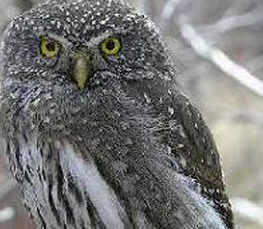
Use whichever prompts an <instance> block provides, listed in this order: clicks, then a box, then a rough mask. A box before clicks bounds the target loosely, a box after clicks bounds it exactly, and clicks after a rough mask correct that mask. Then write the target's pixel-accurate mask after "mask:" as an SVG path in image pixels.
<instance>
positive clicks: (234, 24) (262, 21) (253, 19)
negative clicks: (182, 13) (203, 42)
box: [200, 10, 263, 36]
mask: <svg viewBox="0 0 263 229" xmlns="http://www.w3.org/2000/svg"><path fill="white" fill-rule="evenodd" d="M255 25H263V16H262V11H258V10H257V11H253V12H249V13H246V14H243V15H235V16H230V17H226V18H223V19H221V20H220V21H218V22H216V23H214V24H213V25H208V26H202V27H200V29H202V30H203V31H204V32H205V33H206V34H209V35H212V36H215V35H217V36H218V35H219V34H222V33H226V32H228V31H230V30H233V29H239V28H243V27H250V26H255Z"/></svg>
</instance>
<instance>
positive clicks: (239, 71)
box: [178, 20, 263, 97]
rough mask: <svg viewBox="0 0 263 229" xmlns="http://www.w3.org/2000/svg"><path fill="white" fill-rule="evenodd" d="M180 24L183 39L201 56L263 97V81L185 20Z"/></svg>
mask: <svg viewBox="0 0 263 229" xmlns="http://www.w3.org/2000/svg"><path fill="white" fill-rule="evenodd" d="M178 24H179V28H180V31H181V34H182V37H183V38H184V39H185V41H186V42H187V43H188V44H189V45H190V46H191V47H192V49H193V50H194V51H195V52H196V53H197V54H198V55H199V56H201V57H202V58H204V59H206V60H208V61H209V62H211V63H213V64H214V65H215V66H216V67H218V68H219V69H220V70H221V71H222V72H224V73H225V74H226V75H228V76H230V77H232V78H233V79H235V80H237V81H238V82H239V83H241V84H242V85H243V86H245V87H247V88H248V89H250V90H251V91H252V92H254V93H255V94H257V95H259V96H261V97H263V82H262V81H260V80H259V79H258V78H257V77H256V76H254V75H252V74H251V73H250V72H249V71H248V70H247V69H246V68H244V67H243V66H240V65H238V64H237V63H235V62H234V61H233V60H231V59H230V58H229V57H228V56H227V55H226V54H225V53H224V52H223V51H221V50H220V49H218V48H216V47H212V46H210V45H209V44H208V42H206V41H205V40H204V39H203V37H201V36H200V35H199V34H198V33H197V31H196V30H195V28H194V27H193V26H192V25H191V24H187V23H183V20H180V22H179V23H178Z"/></svg>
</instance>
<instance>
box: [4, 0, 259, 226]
mask: <svg viewBox="0 0 263 229" xmlns="http://www.w3.org/2000/svg"><path fill="white" fill-rule="evenodd" d="M87 1H88V0H87ZM126 1H127V2H129V3H130V4H132V5H134V6H136V7H138V8H139V9H140V10H142V11H144V12H145V13H146V14H147V15H148V16H149V17H150V18H152V19H153V20H154V21H155V22H156V24H157V25H158V26H159V27H160V28H161V31H162V32H163V34H164V39H166V40H167V44H168V45H169V47H170V50H171V55H172V57H173V59H174V63H175V66H176V67H177V69H178V73H179V75H178V81H179V83H180V84H181V85H182V86H183V87H184V90H185V92H186V93H187V94H188V96H189V97H190V98H191V99H192V101H193V102H194V103H195V104H196V106H197V107H198V108H199V109H200V110H201V112H202V114H203V116H204V117H205V119H206V120H207V122H208V124H209V126H210V128H211V130H212V132H213V134H214V137H215V140H216V142H217V145H218V148H219V152H220V154H221V159H222V163H223V168H224V171H225V179H226V183H227V191H228V193H229V196H230V197H231V201H232V204H233V208H234V212H235V220H236V223H237V225H238V227H239V228H241V229H243V228H244V229H262V228H263V166H262V165H263V138H262V136H263V39H262V38H263V1H262V0H167V1H165V0H126ZM37 2H41V1H40V0H0V40H1V38H2V36H3V31H4V29H5V28H6V26H7V25H8V23H9V22H10V20H11V19H12V18H13V17H15V16H16V15H18V14H20V13H22V12H23V11H25V10H27V9H30V8H31V7H32V6H33V5H34V4H36V3H37ZM0 64H1V63H0ZM1 147H3V146H2V145H1V143H0V229H31V228H35V227H34V225H32V223H31V222H30V220H28V216H27V214H25V212H24V209H23V207H22V206H21V202H20V200H19V194H18V190H17V187H16V185H15V183H14V181H13V179H11V176H10V174H9V172H8V168H7V165H6V160H5V157H4V152H3V149H2V148H1Z"/></svg>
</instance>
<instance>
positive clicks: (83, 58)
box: [73, 52, 93, 90]
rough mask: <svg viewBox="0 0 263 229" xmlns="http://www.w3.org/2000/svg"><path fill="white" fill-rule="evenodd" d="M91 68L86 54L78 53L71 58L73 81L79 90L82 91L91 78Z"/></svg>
mask: <svg viewBox="0 0 263 229" xmlns="http://www.w3.org/2000/svg"><path fill="white" fill-rule="evenodd" d="M92 71H93V66H92V63H91V60H90V58H89V56H88V55H87V54H86V53H83V52H81V53H78V54H76V55H75V56H74V57H73V79H74V81H75V82H76V83H77V86H78V88H79V89H81V90H82V89H84V88H85V87H86V86H87V85H88V82H89V80H90V78H91V76H92Z"/></svg>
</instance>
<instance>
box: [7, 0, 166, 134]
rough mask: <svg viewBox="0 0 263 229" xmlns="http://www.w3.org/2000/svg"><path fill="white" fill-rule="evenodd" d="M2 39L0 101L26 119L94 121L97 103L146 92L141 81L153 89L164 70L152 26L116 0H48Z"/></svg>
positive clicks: (159, 40) (39, 121)
mask: <svg viewBox="0 0 263 229" xmlns="http://www.w3.org/2000/svg"><path fill="white" fill-rule="evenodd" d="M3 44H4V45H3V54H4V55H3V71H2V73H3V74H2V97H3V101H5V102H2V103H3V104H2V107H3V110H5V107H6V115H5V116H6V117H9V118H11V117H14V116H15V115H16V118H15V119H16V120H17V117H18V119H20V120H22V121H18V122H25V120H27V119H29V118H30V120H29V125H31V124H32V123H33V124H34V125H36V126H40V125H43V123H53V124H52V126H54V125H56V126H59V125H60V124H59V123H61V126H60V127H61V129H63V128H65V122H66V123H67V124H68V123H69V122H71V121H72V120H74V123H75V124H76V122H78V121H80V120H82V121H83V120H84V119H85V121H86V122H87V120H86V118H87V117H89V120H88V121H92V123H94V122H95V121H94V120H92V118H91V117H94V116H96V117H98V116H99V115H101V113H103V112H102V111H105V107H104V109H101V107H99V108H98V106H99V105H98V104H100V105H102V104H103V105H104V106H106V108H107V109H108V110H111V111H112V110H113V108H116V103H117V102H118V101H122V100H123V101H124V100H125V99H124V98H126V97H127V98H128V100H129V99H130V100H131V101H134V100H137V99H138V98H140V99H141V100H142V99H144V98H145V97H147V96H148V97H151V96H150V95H148V93H147V95H146V93H143V91H142V90H143V88H141V87H144V86H140V85H143V84H142V82H146V81H154V82H155V86H156V87H157V88H158V87H159V86H160V83H158V81H163V80H168V78H169V73H170V65H169V60H168V57H167V54H166V51H165V47H164V45H163V41H162V38H161V37H160V36H159V34H158V32H157V30H156V28H155V26H154V25H153V24H152V23H151V22H150V21H149V20H148V19H147V18H146V17H145V16H144V15H143V14H140V13H138V12H136V11H135V10H134V9H133V8H131V7H129V6H126V5H124V4H122V3H121V2H119V1H116V0H107V1H105V0H89V1H87V0H74V1H69V0H68V1H67V0H61V1H48V2H47V3H45V4H42V5H40V6H38V7H36V8H34V9H32V10H31V11H29V12H27V13H25V14H24V15H22V16H20V17H18V18H16V19H15V20H14V21H13V22H12V23H11V25H10V27H9V29H8V30H7V32H6V35H5V39H4V43H3ZM147 84H148V83H147ZM148 85H150V84H148ZM132 88H134V90H132ZM149 90H150V92H149V93H151V91H152V96H156V97H158V96H159V95H158V89H156V90H151V89H149ZM127 93H128V94H129V95H128V94H127ZM133 97H134V98H133ZM126 100H127V99H126ZM141 102H142V101H140V103H141ZM138 103H139V102H138ZM113 106H114V107H113ZM141 106H143V105H141ZM10 107H14V108H13V109H12V110H8V108H10ZM137 107H138V109H141V107H140V106H137ZM107 109H106V110H107ZM7 112H9V113H8V114H7ZM12 112H13V113H12ZM54 114H55V115H54ZM22 116H23V117H22ZM64 116H67V117H64ZM72 117H74V118H72ZM104 118H105V117H104ZM65 120H66V121H65ZM62 126H63V127H62ZM80 126H81V124H80Z"/></svg>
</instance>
